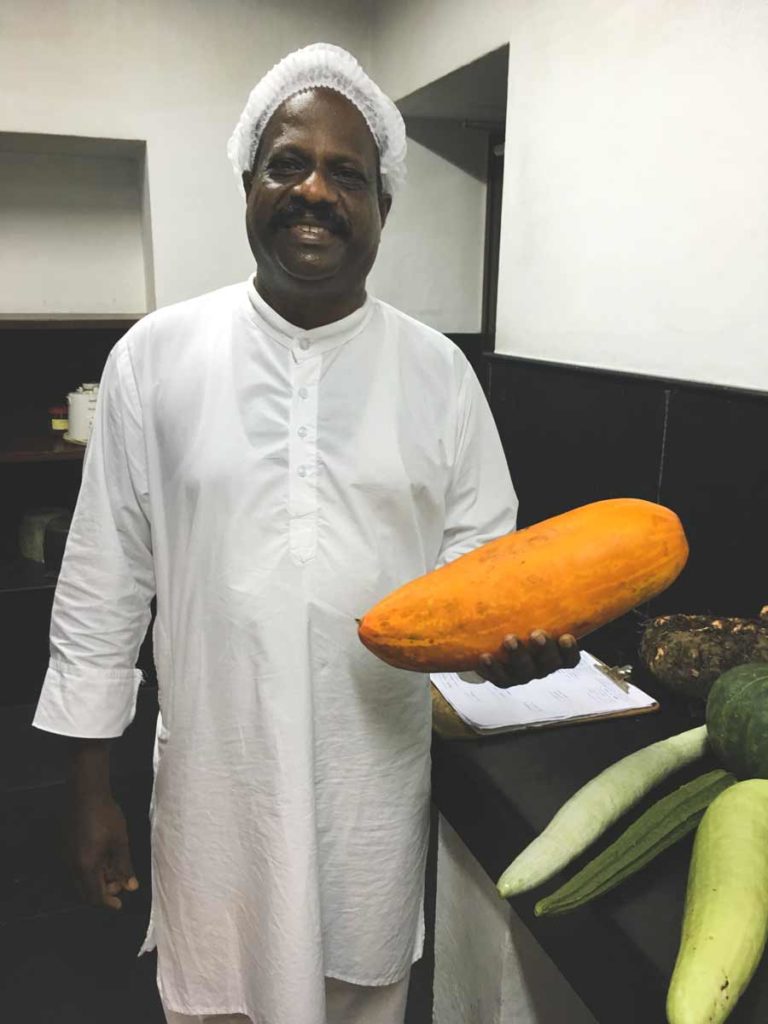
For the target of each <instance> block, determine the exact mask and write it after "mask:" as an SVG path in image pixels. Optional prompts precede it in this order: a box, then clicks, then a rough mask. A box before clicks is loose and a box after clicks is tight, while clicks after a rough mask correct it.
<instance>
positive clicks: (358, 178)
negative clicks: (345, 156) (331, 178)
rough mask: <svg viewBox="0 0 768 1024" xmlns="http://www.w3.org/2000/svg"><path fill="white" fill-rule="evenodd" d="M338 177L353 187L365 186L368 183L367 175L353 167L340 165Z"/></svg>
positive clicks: (337, 172)
mask: <svg viewBox="0 0 768 1024" xmlns="http://www.w3.org/2000/svg"><path fill="white" fill-rule="evenodd" d="M336 177H337V178H338V179H339V180H340V181H342V182H343V183H344V184H345V185H347V186H351V187H353V188H365V186H366V185H367V184H368V181H367V179H366V177H365V175H364V174H363V173H362V172H361V171H356V170H355V169H354V168H353V167H339V169H338V170H337V171H336Z"/></svg>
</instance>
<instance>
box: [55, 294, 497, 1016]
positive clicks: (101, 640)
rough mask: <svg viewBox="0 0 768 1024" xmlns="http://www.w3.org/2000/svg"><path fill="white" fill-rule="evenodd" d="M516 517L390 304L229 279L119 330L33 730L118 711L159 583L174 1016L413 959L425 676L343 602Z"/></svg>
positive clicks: (471, 432) (453, 398)
mask: <svg viewBox="0 0 768 1024" xmlns="http://www.w3.org/2000/svg"><path fill="white" fill-rule="evenodd" d="M190 410H194V411H195V416H194V417H190ZM515 510H516V500H515V496H514V492H513V490H512V487H511V483H510V480H509V474H508V471H507V466H506V461H505V458H504V453H503V451H502V449H501V445H500V443H499V438H498V434H497V432H496V429H495V427H494V424H493V420H492V417H491V414H490V411H489V409H488V406H487V403H486V401H485V398H484V396H483V394H482V391H481V388H480V386H479V383H478V381H477V378H476V377H475V374H474V372H473V371H472V369H471V367H469V365H468V363H467V361H466V360H465V359H464V357H463V356H462V355H461V353H460V352H459V351H458V350H457V349H456V348H455V346H453V345H452V344H451V342H449V341H448V340H447V339H446V338H444V337H443V336H442V335H440V334H438V333H437V332H436V331H432V330H430V329H429V328H427V327H425V326H424V325H422V324H419V323H417V322H416V321H413V320H411V319H410V318H409V317H407V316H404V315H403V314H401V313H399V312H398V311H397V310H394V309H392V308H391V307H390V306H387V305H386V304H385V303H382V302H378V301H376V300H375V299H370V298H369V299H368V300H367V301H366V302H365V304H364V305H363V306H362V307H361V308H360V309H358V310H357V311H355V312H354V313H353V314H351V316H348V317H345V318H344V319H343V320H340V321H338V322H336V323H333V324H328V325H326V326H324V327H320V328H316V329H314V330H310V331H302V330H299V329H297V328H296V327H295V326H294V325H292V324H290V323H288V322H287V321H286V320H284V319H283V318H281V317H280V316H278V315H277V313H275V312H274V311H273V310H272V309H271V308H270V307H269V306H268V305H267V304H266V303H265V302H264V300H263V299H261V298H260V297H259V296H258V295H257V294H256V292H255V289H254V287H253V283H252V282H248V283H247V284H241V285H237V286H233V287H231V288H226V289H222V290H220V291H218V292H213V293H211V294H210V295H206V296H202V297H201V298H199V299H195V300H192V301H190V302H185V303H181V304H179V305H178V306H173V307H169V308H167V309H163V310H159V311H158V312H157V313H153V314H150V315H149V316H147V317H146V318H144V319H143V320H142V321H140V323H139V324H137V325H136V326H135V327H134V328H132V329H131V330H130V331H129V332H128V334H126V335H125V337H124V338H123V339H121V341H120V342H119V343H118V345H117V346H116V347H115V350H114V351H113V353H112V354H111V356H110V359H109V362H108V365H107V367H106V369H105V372H104V376H103V378H102V387H101V389H100V396H99V408H98V411H97V417H96V423H95V426H94V432H93V434H92V437H91V441H90V443H89V446H88V451H87V453H86V459H85V465H84V472H83V485H82V488H81V492H80V498H79V501H78V507H77V510H76V513H75V516H74V519H73V524H72V528H71V531H70V535H69V542H68V545H67V552H66V555H65V558H64V563H63V566H62V572H61V575H60V578H59V584H58V587H57V591H56V597H55V601H54V608H53V615H52V620H51V663H50V668H49V671H48V674H47V676H46V679H45V683H44V686H43V691H42V694H41V698H40V702H39V705H38V708H37V712H36V716H35V725H36V726H38V727H39V728H42V729H46V730H49V731H51V732H58V733H63V734H66V735H70V736H82V737H94V738H96V737H115V736H119V735H120V733H121V732H123V731H124V730H125V728H126V727H127V726H128V725H129V724H130V721H131V719H132V717H133V714H134V709H135V699H136V690H137V686H138V682H139V674H138V673H137V672H136V670H135V668H134V665H135V659H136V656H137V653H138V650H139V648H140V645H141V642H142V640H143V637H144V633H145V631H146V626H147V622H148V619H149V605H150V601H151V598H152V596H153V595H154V594H156V596H157V618H156V621H155V626H154V653H155V662H156V666H157V674H158V681H159V698H160V704H161V708H162V726H163V728H162V731H161V733H160V739H161V743H160V747H161V750H160V757H159V761H158V767H157V776H156V785H155V793H154V814H153V829H152V846H153V872H152V883H153V915H154V924H155V930H154V932H155V938H156V941H157V948H158V982H159V986H160V990H161V994H162V997H163V1001H164V1002H165V1004H166V1005H167V1006H168V1007H169V1008H170V1009H172V1010H175V1011H177V1012H179V1013H187V1014H198V1015H199V1014H209V1015H210V1014H227V1013H230V1014H231V1013H244V1014H247V1015H248V1016H249V1017H250V1018H251V1019H252V1020H253V1021H255V1022H258V1024H287V1022H290V1024H323V1022H324V1010H323V998H324V996H323V993H324V980H323V979H324V976H330V977H334V978H338V979H339V980H342V981H348V982H353V983H357V984H360V985H377V984H378V985H384V984H389V983H391V982H394V981H397V980H398V979H399V978H402V977H403V976H404V974H405V973H406V972H407V970H408V968H409V966H410V963H411V962H412V960H413V959H414V958H415V957H417V956H418V955H419V954H420V949H421V932H420V928H419V922H420V905H421V897H422V893H423V868H424V860H425V855H426V848H427V837H428V818H429V815H428V809H429V746H430V700H429V692H428V688H427V686H426V680H425V679H424V678H423V677H420V676H418V675H416V674H413V673H408V672H403V671H400V670H398V669H394V668H391V667H390V666H388V665H385V664H384V663H383V662H380V661H379V660H378V659H376V658H375V657H374V656H373V655H372V654H370V652H369V651H367V650H366V649H365V648H364V647H363V646H362V644H360V642H359V640H358V638H357V628H356V624H355V619H356V618H357V617H359V616H360V615H362V614H364V613H365V611H366V610H367V609H368V608H369V607H370V606H371V605H372V604H373V603H374V602H376V601H377V600H379V599H380V598H382V597H384V596H385V595H386V594H387V593H389V592H390V591H391V590H393V589H394V588H395V587H397V586H399V585H401V584H402V583H405V582H406V581H407V580H409V579H412V578H413V577H415V576H419V575H421V574H423V573H424V572H427V571H429V570H430V569H432V568H434V566H435V565H437V564H441V563H443V562H446V561H450V560H452V559H453V558H456V557H457V556H459V555H461V554H463V553H464V552H465V551H468V550H471V549H472V548H474V547H477V546H478V545H479V544H482V543H484V542H485V541H487V540H490V539H492V538H493V537H497V536H499V535H500V534H501V533H504V532H506V531H507V530H510V529H512V528H513V527H514V520H515ZM144 881H145V882H146V880H144ZM149 938H150V943H151V940H152V936H150V937H149Z"/></svg>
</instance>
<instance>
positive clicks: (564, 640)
mask: <svg viewBox="0 0 768 1024" xmlns="http://www.w3.org/2000/svg"><path fill="white" fill-rule="evenodd" d="M557 645H558V647H559V649H560V660H561V661H562V663H563V668H575V667H576V665H578V663H579V658H580V657H581V653H580V651H579V645H578V643H577V642H576V637H575V636H573V635H572V634H571V633H563V635H562V636H561V637H560V639H559V640H558V642H557Z"/></svg>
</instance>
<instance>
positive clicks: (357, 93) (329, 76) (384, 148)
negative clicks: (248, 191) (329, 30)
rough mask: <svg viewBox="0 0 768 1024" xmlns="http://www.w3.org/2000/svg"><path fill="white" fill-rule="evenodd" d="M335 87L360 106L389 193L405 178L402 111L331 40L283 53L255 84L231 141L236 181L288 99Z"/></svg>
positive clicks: (250, 165) (249, 165)
mask: <svg viewBox="0 0 768 1024" xmlns="http://www.w3.org/2000/svg"><path fill="white" fill-rule="evenodd" d="M318 88H326V89H335V90H336V92H340V93H341V94H342V96H346V98H347V99H348V100H349V101H350V102H351V103H354V105H355V106H356V107H357V109H358V110H359V111H360V113H361V114H362V115H363V117H364V118H365V121H366V123H367V125H368V127H369V128H370V130H371V134H372V135H373V137H374V139H375V141H376V145H377V146H378V149H379V163H380V168H381V177H382V183H383V186H384V191H385V192H390V193H391V192H393V191H394V190H395V189H396V188H397V187H398V186H399V185H401V184H402V183H403V181H404V180H405V149H406V142H405V125H404V123H403V119H402V117H401V115H400V111H399V110H398V109H397V107H396V106H395V104H394V103H393V102H392V100H391V99H389V97H388V96H385V95H384V93H383V92H382V91H381V89H380V88H379V87H378V85H376V83H375V82H373V81H372V80H371V79H370V78H369V77H368V75H366V73H365V72H364V71H363V69H362V68H361V67H360V65H359V64H358V62H357V61H356V60H355V58H354V57H353V56H352V54H351V53H347V51H346V50H342V48H341V47H340V46H334V45H332V44H331V43H313V44H312V45H311V46H305V47H303V48H302V49H301V50H295V51H294V52H293V53H289V54H288V56H287V57H283V59H282V60H281V61H279V62H278V63H277V64H275V66H274V67H273V68H272V69H271V70H270V71H268V72H267V73H266V75H264V77H263V78H262V79H261V81H260V82H258V83H257V84H256V86H254V88H253V90H252V92H251V95H250V96H249V97H248V102H247V103H246V104H245V109H244V110H243V112H242V114H241V115H240V120H239V121H238V122H237V126H236V128H235V130H234V132H233V133H232V137H231V138H230V140H229V143H228V145H227V155H228V156H229V159H230V160H231V161H232V166H233V167H234V170H235V174H236V175H237V178H238V180H240V179H241V177H242V174H243V171H250V170H252V169H253V161H254V158H255V156H256V150H257V148H258V145H259V140H260V139H261V136H262V133H263V131H264V129H265V127H266V125H267V122H268V121H269V119H270V118H271V117H272V115H273V114H274V112H275V111H276V110H277V108H278V107H279V106H280V104H281V103H284V102H285V101H286V100H287V99H288V98H289V97H291V96H295V94H296V93H297V92H303V91H305V90H307V89H318Z"/></svg>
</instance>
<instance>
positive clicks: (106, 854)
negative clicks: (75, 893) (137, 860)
mask: <svg viewBox="0 0 768 1024" xmlns="http://www.w3.org/2000/svg"><path fill="white" fill-rule="evenodd" d="M70 844H71V856H72V862H73V867H74V871H75V882H76V884H77V887H78V889H79V890H80V894H81V895H82V897H83V898H84V899H85V900H87V902H88V903H91V904H93V905H94V906H97V907H109V909H110V910H120V908H121V907H122V905H123V904H122V900H121V899H120V898H119V894H120V893H121V892H123V891H125V892H135V891H136V889H138V888H139V882H138V879H137V878H136V876H135V874H134V873H133V866H132V864H131V852H130V847H129V845H128V829H127V828H126V824H125V817H124V816H123V812H122V811H121V810H120V808H119V807H118V805H117V804H116V803H115V801H114V800H113V799H112V798H111V797H108V798H107V799H98V800H94V801H80V802H79V803H78V806H77V807H76V808H74V810H73V816H72V820H71V836H70Z"/></svg>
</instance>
